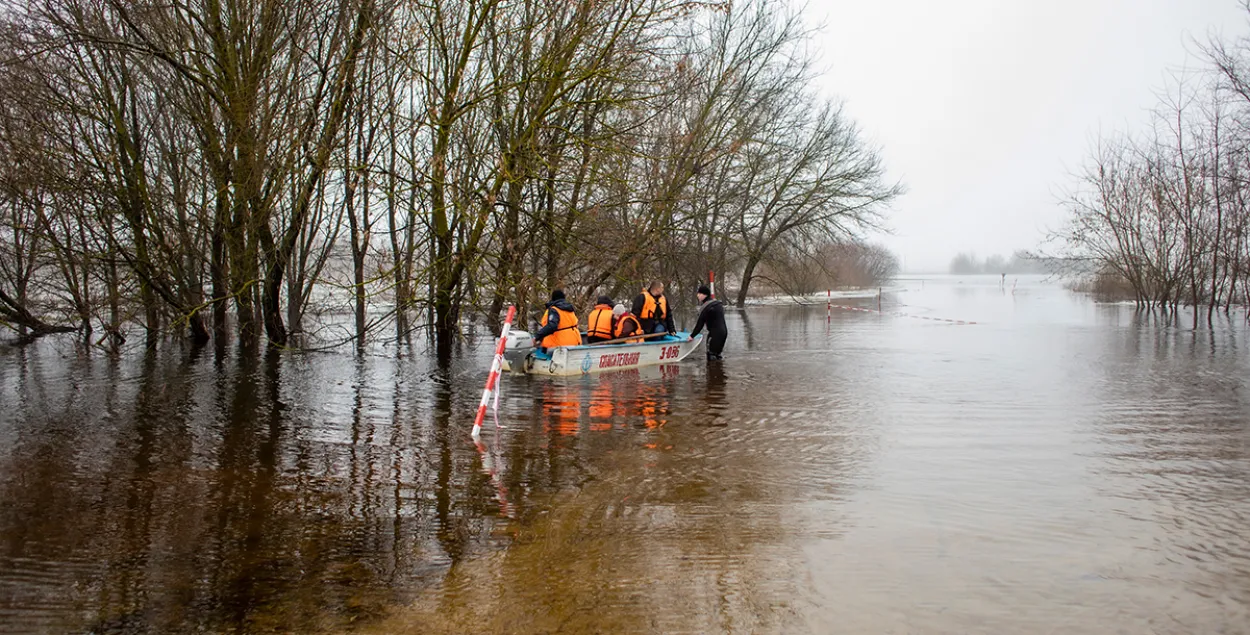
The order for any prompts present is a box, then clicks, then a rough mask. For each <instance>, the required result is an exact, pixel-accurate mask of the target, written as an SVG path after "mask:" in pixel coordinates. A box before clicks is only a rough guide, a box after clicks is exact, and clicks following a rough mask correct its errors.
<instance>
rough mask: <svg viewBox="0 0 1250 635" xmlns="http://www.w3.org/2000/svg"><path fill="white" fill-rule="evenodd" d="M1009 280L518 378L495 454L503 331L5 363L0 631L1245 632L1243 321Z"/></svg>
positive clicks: (945, 281) (42, 352)
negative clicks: (654, 360) (437, 352)
mask: <svg viewBox="0 0 1250 635" xmlns="http://www.w3.org/2000/svg"><path fill="white" fill-rule="evenodd" d="M1012 283H1013V280H1012V279H1008V284H1007V287H1006V288H1000V284H999V279H998V278H997V277H995V278H993V279H990V278H937V279H928V280H924V281H922V280H919V279H916V280H905V281H902V282H900V283H899V286H900V287H902V288H901V289H899V290H896V291H894V292H892V293H887V294H886V296H885V298H884V308H885V309H886V310H887V311H893V312H899V313H905V314H906V315H878V314H872V313H862V312H850V311H835V312H834V313H833V315H832V319H831V320H829V321H827V320H826V310H825V307H824V305H823V304H820V305H818V306H810V307H798V306H778V307H755V308H750V309H748V310H747V311H746V312H733V311H731V312H729V315H728V320H729V328H730V331H731V335H730V340H729V344H728V347H727V350H726V355H725V357H726V359H725V361H724V362H722V363H720V364H714V365H708V364H705V363H704V362H703V361H702V360H701V359H698V360H695V359H691V360H687V361H686V362H684V363H681V364H676V365H672V366H666V367H661V368H652V369H649V370H643V371H626V372H620V373H615V374H610V375H604V376H602V377H599V378H591V379H582V378H575V379H569V380H561V379H551V378H529V377H523V376H515V375H510V376H507V377H506V378H505V380H504V383H503V398H502V400H501V404H500V411H499V422H500V423H501V424H503V429H502V430H500V431H498V432H496V430H495V428H494V426H493V424H488V425H487V426H486V431H485V433H484V435H483V440H484V441H485V442H486V443H484V444H483V445H481V446H476V445H475V444H474V443H473V442H472V440H471V439H470V437H469V428H470V425H471V423H472V416H473V411H474V410H475V408H476V404H477V401H478V399H479V397H480V391H481V384H482V382H483V380H484V378H485V371H484V367H485V365H486V364H487V362H488V360H489V356H490V351H489V349H490V345H491V342H490V341H489V338H486V337H482V338H480V339H479V340H477V341H475V342H469V343H467V344H466V346H465V348H464V352H463V354H462V356H461V357H460V358H459V359H458V361H457V363H456V365H455V366H454V367H453V368H451V369H448V370H438V369H436V368H434V367H433V366H432V365H431V364H430V362H429V361H428V360H427V359H426V358H425V357H424V355H422V354H421V351H417V354H410V353H408V352H406V351H398V352H397V351H394V350H389V351H381V350H380V351H378V352H377V353H376V354H371V355H366V356H362V357H355V356H352V355H349V354H325V353H305V354H297V353H283V354H270V355H267V356H265V355H262V356H260V357H258V358H254V359H253V358H241V357H239V356H236V355H224V356H217V355H215V354H214V353H213V351H211V350H209V351H204V352H202V353H200V354H199V355H191V354H189V353H188V352H186V351H182V350H179V349H177V348H176V347H174V348H171V349H170V350H162V351H158V352H155V353H144V352H143V351H142V350H139V351H132V352H129V353H126V354H123V355H120V356H109V355H106V354H101V353H99V352H91V353H84V352H82V351H80V350H78V349H77V348H76V347H75V346H74V345H73V344H71V343H69V342H66V341H56V340H49V341H45V342H42V343H39V344H37V345H35V346H29V347H25V348H7V349H0V631H2V632H6V633H10V632H11V633H26V632H32V633H44V632H48V633H61V632H70V633H75V632H77V633H119V634H129V633H183V632H214V633H215V632H240V633H267V632H310V631H328V632H353V631H354V632H359V631H363V632H369V633H440V632H446V633H454V632H487V633H493V632H500V633H513V632H515V633H528V632H534V633H547V632H564V633H592V632H604V633H607V632H624V633H632V632H642V633H671V632H690V633H705V632H741V633H755V632H785V633H795V632H812V633H1091V634H1093V633H1099V634H1102V633H1250V396H1248V394H1247V390H1248V386H1247V384H1248V378H1250V358H1248V351H1250V341H1247V337H1250V332H1248V331H1247V329H1246V328H1245V326H1244V324H1245V316H1244V314H1237V315H1234V316H1233V317H1232V318H1231V319H1228V318H1224V317H1222V316H1219V317H1217V320H1216V322H1215V324H1214V325H1213V326H1211V327H1208V326H1206V325H1205V324H1203V325H1202V326H1201V327H1200V328H1199V329H1197V330H1196V331H1195V330H1193V329H1191V328H1189V327H1188V324H1189V320H1188V319H1187V318H1186V317H1184V316H1183V315H1182V316H1181V319H1180V324H1179V325H1178V324H1175V323H1174V322H1173V321H1170V320H1168V319H1163V318H1159V317H1157V316H1142V315H1137V314H1135V312H1134V311H1133V308H1132V307H1131V306H1121V305H1099V304H1095V303H1094V302H1092V301H1090V300H1089V299H1087V298H1085V297H1083V296H1079V295H1076V294H1072V293H1070V292H1068V291H1066V290H1064V289H1063V288H1062V287H1060V286H1058V285H1055V284H1050V283H1047V282H1045V281H1042V280H1039V279H1034V278H1029V279H1021V280H1020V281H1019V282H1018V283H1017V284H1015V288H1014V290H1013V289H1012V286H1013V285H1012ZM841 303H842V304H852V305H857V306H862V307H875V306H876V301H875V299H874V300H871V301H869V300H844V301H841ZM920 317H940V318H951V319H959V320H966V321H975V322H977V324H975V325H958V324H953V323H948V322H941V321H935V320H922V319H919V318H920ZM488 421H489V419H488Z"/></svg>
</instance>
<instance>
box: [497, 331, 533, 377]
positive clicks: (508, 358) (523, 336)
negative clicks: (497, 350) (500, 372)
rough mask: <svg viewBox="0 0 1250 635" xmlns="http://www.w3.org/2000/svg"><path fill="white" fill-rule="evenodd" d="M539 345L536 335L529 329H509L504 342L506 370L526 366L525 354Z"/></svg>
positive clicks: (519, 368) (520, 368)
mask: <svg viewBox="0 0 1250 635" xmlns="http://www.w3.org/2000/svg"><path fill="white" fill-rule="evenodd" d="M535 347H537V343H536V342H535V341H534V336H533V335H530V333H529V331H521V330H517V329H513V330H510V331H508V336H507V338H505V339H504V344H503V361H504V370H513V369H515V370H522V369H524V368H525V356H526V355H529V354H530V351H532V350H534V348H535Z"/></svg>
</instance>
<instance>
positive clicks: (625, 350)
mask: <svg viewBox="0 0 1250 635" xmlns="http://www.w3.org/2000/svg"><path fill="white" fill-rule="evenodd" d="M702 342H703V335H701V334H700V335H697V336H695V337H694V338H693V339H687V336H686V334H685V333H679V334H678V335H677V336H676V337H666V338H664V339H660V340H656V341H651V342H640V343H637V344H605V345H598V346H596V345H593V344H588V345H582V346H566V347H561V348H556V349H553V350H551V351H550V354H549V355H542V354H541V353H539V352H538V351H537V350H535V351H531V352H530V353H529V354H528V355H526V356H525V361H524V364H523V365H522V368H523V369H524V370H525V372H527V373H529V374H531V375H551V376H556V377H568V376H572V375H591V374H594V373H603V372H611V371H616V370H625V369H629V368H641V367H643V366H655V365H657V364H671V363H675V362H680V361H681V360H683V359H685V358H686V357H687V356H689V355H690V354H691V353H693V352H694V351H695V350H696V349H698V348H699V344H701V343H702Z"/></svg>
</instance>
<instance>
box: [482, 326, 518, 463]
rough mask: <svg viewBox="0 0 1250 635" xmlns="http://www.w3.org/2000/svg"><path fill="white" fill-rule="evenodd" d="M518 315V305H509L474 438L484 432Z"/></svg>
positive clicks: (487, 379)
mask: <svg viewBox="0 0 1250 635" xmlns="http://www.w3.org/2000/svg"><path fill="white" fill-rule="evenodd" d="M514 317H516V306H509V307H508V317H507V319H505V320H504V321H503V329H502V330H500V331H499V343H498V344H496V345H495V358H494V359H492V360H491V362H490V375H489V376H488V377H487V378H486V389H485V390H483V391H482V403H480V404H478V406H477V418H475V419H474V420H473V438H474V439H476V438H477V437H478V435H479V434H481V433H482V419H485V418H486V406H487V405H489V404H490V395H491V393H492V392H494V391H495V385H496V384H498V383H499V371H500V369H501V368H502V367H503V349H504V346H506V345H507V343H508V331H509V330H511V329H512V318H514Z"/></svg>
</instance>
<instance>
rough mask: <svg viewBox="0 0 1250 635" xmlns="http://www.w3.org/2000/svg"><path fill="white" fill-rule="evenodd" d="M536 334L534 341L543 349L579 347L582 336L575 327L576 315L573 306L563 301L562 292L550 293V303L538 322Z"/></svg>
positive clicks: (561, 290) (558, 290)
mask: <svg viewBox="0 0 1250 635" xmlns="http://www.w3.org/2000/svg"><path fill="white" fill-rule="evenodd" d="M539 327H540V328H539V329H538V332H537V333H535V334H534V339H535V340H537V341H538V343H539V344H538V345H539V346H540V347H542V348H544V349H550V348H558V347H560V346H580V345H581V343H582V334H581V332H580V331H579V330H578V326H577V313H576V312H574V310H573V305H572V304H569V301H568V300H566V299H564V290H563V289H556V290H555V291H552V292H551V301H550V302H548V303H547V312H546V313H544V314H543V319H542V321H541V322H539Z"/></svg>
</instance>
